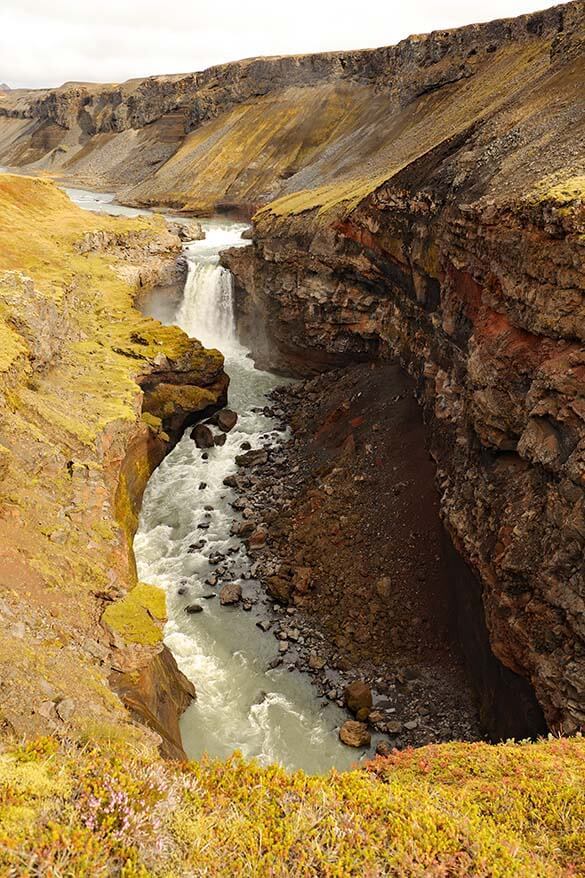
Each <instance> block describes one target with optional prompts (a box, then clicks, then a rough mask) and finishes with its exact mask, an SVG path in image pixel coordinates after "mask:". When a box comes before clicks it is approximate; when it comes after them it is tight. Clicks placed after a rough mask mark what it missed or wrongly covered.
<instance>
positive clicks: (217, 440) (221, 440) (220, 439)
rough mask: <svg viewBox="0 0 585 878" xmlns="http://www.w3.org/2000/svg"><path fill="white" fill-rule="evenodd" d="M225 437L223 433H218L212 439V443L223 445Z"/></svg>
mask: <svg viewBox="0 0 585 878" xmlns="http://www.w3.org/2000/svg"><path fill="white" fill-rule="evenodd" d="M225 440H226V435H225V433H218V434H217V435H216V436H214V437H213V442H214V444H215V445H225Z"/></svg>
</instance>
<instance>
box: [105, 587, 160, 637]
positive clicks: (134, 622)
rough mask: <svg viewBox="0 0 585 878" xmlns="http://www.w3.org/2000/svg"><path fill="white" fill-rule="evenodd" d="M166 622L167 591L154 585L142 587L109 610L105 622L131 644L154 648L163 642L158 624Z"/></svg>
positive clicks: (134, 590) (112, 605)
mask: <svg viewBox="0 0 585 878" xmlns="http://www.w3.org/2000/svg"><path fill="white" fill-rule="evenodd" d="M165 618H166V601H165V594H164V591H162V589H160V588H157V587H156V586H154V585H146V584H145V583H139V584H138V585H137V586H135V587H134V588H133V589H132V591H130V592H128V594H127V595H126V596H125V597H124V598H122V600H120V601H116V603H113V604H110V605H109V606H108V607H107V608H106V610H105V612H104V614H103V616H102V621H103V622H104V623H105V624H106V625H107V626H108V627H109V628H111V629H112V630H113V631H116V632H117V633H118V634H119V635H120V636H121V637H123V638H124V640H126V641H127V642H128V643H140V644H142V645H144V646H153V645H155V644H156V643H159V642H160V641H161V640H162V632H161V628H160V625H159V624H157V622H162V621H164V619H165ZM155 620H156V621H155Z"/></svg>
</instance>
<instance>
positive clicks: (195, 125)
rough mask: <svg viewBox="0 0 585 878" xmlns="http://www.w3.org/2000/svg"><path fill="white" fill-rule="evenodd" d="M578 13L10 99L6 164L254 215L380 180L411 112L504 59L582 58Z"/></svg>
mask: <svg viewBox="0 0 585 878" xmlns="http://www.w3.org/2000/svg"><path fill="white" fill-rule="evenodd" d="M582 8H583V4H582V2H581V0H579V2H575V3H569V4H567V5H565V6H559V7H555V8H553V9H549V10H545V11H543V12H539V13H534V14H532V15H527V16H521V17H519V18H517V19H506V20H502V21H496V22H491V23H488V24H481V25H472V26H469V27H465V28H460V29H458V30H453V31H437V32H434V33H432V34H429V35H424V36H412V37H409V38H408V39H406V40H403V41H402V42H400V43H399V44H398V45H396V46H390V47H386V48H380V49H373V50H363V51H349V52H338V53H324V54H317V55H304V56H294V57H276V58H259V59H251V60H247V61H240V62H235V63H233V64H225V65H221V66H219V67H213V68H211V69H209V70H206V71H203V72H200V73H192V74H187V75H176V76H159V77H150V78H148V79H137V80H131V81H129V82H126V83H124V84H121V85H87V84H80V83H67V84H65V85H63V86H61V87H60V88H58V89H52V90H40V91H22V90H16V91H13V92H10V93H6V94H1V95H0V161H1V162H2V163H3V164H4V165H15V166H20V167H26V168H30V169H31V170H41V169H42V170H49V171H51V172H54V173H56V174H59V175H60V176H63V177H68V178H71V179H74V180H77V181H80V182H83V183H85V184H86V185H100V186H103V187H111V188H115V189H116V190H117V191H119V192H120V193H121V196H122V197H123V198H124V200H125V201H126V202H128V203H142V204H167V205H169V206H172V207H174V208H175V209H181V210H186V211H199V212H203V211H212V210H214V209H218V208H219V209H233V210H240V211H242V212H245V213H250V212H253V210H254V208H255V207H257V206H258V205H260V204H262V203H265V202H267V201H269V200H271V199H272V198H274V197H275V196H277V195H281V194H286V193H294V192H299V191H301V190H303V189H305V188H307V187H308V186H309V187H313V186H316V185H323V184H338V183H339V182H340V181H342V180H347V179H353V178H355V177H356V176H362V175H365V176H368V177H372V176H378V175H382V176H383V175H384V174H385V173H386V174H387V172H388V167H389V165H388V162H387V153H388V144H389V142H391V140H392V139H393V138H394V137H395V136H396V134H397V133H398V131H399V129H400V127H401V125H402V122H400V121H396V120H398V119H399V117H400V114H401V113H402V112H403V111H405V110H407V108H409V107H413V106H414V105H417V106H418V107H419V109H418V110H416V111H415V112H414V113H412V112H411V113H410V115H409V117H408V119H407V120H405V122H406V123H407V124H412V123H415V122H416V121H417V119H416V115H417V113H418V114H424V113H425V112H427V105H428V104H430V105H434V103H436V98H437V96H438V95H444V93H445V90H449V89H454V88H455V89H456V88H460V89H462V90H465V89H466V86H467V84H469V83H473V82H475V81H476V80H478V79H481V78H482V77H483V76H484V75H485V73H486V71H489V70H490V68H492V67H494V69H497V68H498V65H499V64H501V63H502V59H503V58H504V59H505V58H506V57H507V56H508V55H510V53H511V52H512V53H513V54H515V55H517V56H518V58H522V57H523V61H522V63H523V64H524V65H525V66H526V67H527V68H533V74H535V73H536V72H537V70H538V66H539V58H540V54H541V52H545V53H546V54H548V52H549V51H553V52H554V53H556V54H557V55H558V54H564V55H567V54H568V53H569V52H570V53H572V54H573V55H574V57H576V58H577V57H578V56H579V48H580V45H581V43H580V39H581V37H580V36H579V34H578V23H579V19H580V16H582ZM494 62H495V66H494ZM500 86H504V92H505V84H504V83H503V82H502V77H501V78H500ZM501 91H502V88H500V92H501ZM391 119H392V120H393V121H392V128H391V129H388V127H387V126H388V122H389V120H391ZM195 181H196V184H195Z"/></svg>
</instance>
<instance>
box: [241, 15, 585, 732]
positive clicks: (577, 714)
mask: <svg viewBox="0 0 585 878" xmlns="http://www.w3.org/2000/svg"><path fill="white" fill-rule="evenodd" d="M567 9H569V7H567ZM570 11H571V13H572V14H573V16H574V17H573V19H572V24H571V26H570V27H569V28H567V31H566V33H562V34H560V35H559V36H557V37H555V38H554V39H553V40H552V41H551V42H550V45H549V52H548V57H547V58H546V59H545V60H544V61H543V63H542V65H541V66H540V68H539V73H538V75H537V76H536V77H531V79H530V81H525V80H523V78H522V74H521V73H520V74H519V75H518V72H516V73H515V74H514V76H513V78H512V79H511V80H509V81H508V89H509V90H508V95H507V98H506V101H504V102H503V103H501V104H496V103H490V104H489V105H488V103H486V104H485V106H484V109H483V111H482V112H481V113H479V114H478V115H476V116H473V118H472V119H468V124H461V125H460V127H459V129H458V130H454V129H453V127H452V126H450V125H447V124H446V121H445V120H446V118H447V117H448V115H449V113H450V112H451V110H453V106H452V105H451V107H447V106H446V105H444V107H443V113H444V114H446V116H445V115H444V116H443V118H442V121H441V117H440V116H437V115H436V108H434V109H433V115H432V117H427V131H426V134H425V137H426V148H423V149H420V146H421V145H422V143H421V142H420V141H419V150H418V154H417V155H415V156H413V157H412V158H411V159H410V160H408V161H403V159H404V156H405V155H406V139H407V138H408V136H409V133H408V131H406V132H405V131H403V132H402V133H400V134H399V136H397V138H396V140H395V142H394V144H393V150H394V156H395V162H394V167H395V168H396V170H395V171H394V172H393V173H392V174H391V175H389V176H388V177H387V179H386V180H385V181H383V182H381V183H376V184H374V185H372V186H371V187H370V190H369V191H365V192H364V191H363V188H360V185H361V184H358V183H356V185H355V186H354V187H353V190H352V189H351V188H347V189H345V190H343V191H339V192H334V193H333V195H332V193H331V190H330V189H329V190H328V191H317V190H314V191H309V190H308V191H306V192H304V193H299V194H298V195H297V196H290V197H288V198H285V199H281V200H279V201H277V202H275V203H273V204H272V205H270V206H269V207H267V208H265V209H263V210H262V211H260V212H259V214H258V215H257V217H256V224H255V243H254V245H253V246H252V247H250V248H245V249H243V250H240V251H237V252H236V251H231V252H228V253H227V254H226V255H225V259H224V261H225V264H226V265H228V266H229V267H230V268H231V269H232V271H233V272H234V273H235V275H236V278H237V284H238V297H237V308H238V318H239V322H240V326H241V330H242V332H243V334H244V336H245V337H246V338H247V340H248V342H249V343H250V344H251V345H252V347H253V348H254V349H255V350H256V352H257V354H258V356H259V359H261V360H262V361H263V362H265V363H266V362H271V363H272V365H274V366H276V367H281V368H289V369H290V368H292V369H293V370H295V371H297V372H302V373H307V372H310V371H311V370H316V369H321V368H323V367H326V366H327V365H330V364H331V365H337V364H342V363H346V362H351V361H353V360H357V359H369V358H378V357H385V356H390V355H397V356H399V357H400V359H401V360H402V362H403V363H404V364H405V366H406V367H407V368H408V369H409V370H410V372H411V373H412V374H413V375H414V376H415V377H416V379H417V385H418V396H419V399H420V402H421V404H422V405H423V407H424V412H425V417H426V423H427V429H428V438H429V447H430V450H431V452H432V454H433V457H434V458H435V460H436V462H437V468H438V469H437V480H438V486H439V490H440V495H441V509H442V515H443V519H444V522H445V525H446V527H447V530H448V532H449V534H450V537H451V539H452V541H453V543H454V545H455V547H456V549H457V551H458V553H459V555H460V556H461V557H462V558H463V559H464V561H465V562H466V563H467V565H468V566H469V568H470V569H471V571H473V574H474V575H475V577H476V578H477V579H478V580H479V583H480V585H481V593H482V599H483V606H484V609H485V615H486V621H487V626H488V630H489V635H490V640H491V646H492V649H493V651H494V653H495V654H496V656H497V657H498V658H499V659H500V660H501V661H502V662H503V663H504V665H506V667H507V668H509V669H511V670H512V671H514V672H515V673H516V674H519V675H521V676H522V677H524V678H525V679H527V680H528V681H530V682H531V684H532V686H533V687H534V691H535V692H536V695H537V698H538V701H539V703H540V705H541V707H542V709H543V710H544V713H545V716H546V720H547V722H548V724H549V726H550V727H553V728H559V729H562V730H563V731H566V732H571V731H575V730H576V729H577V728H580V727H582V725H583V724H584V723H585V684H584V680H585V657H584V656H585V642H584V635H585V628H584V627H583V619H584V615H583V611H584V609H585V607H584V604H583V599H584V594H585V570H584V564H583V550H584V547H585V349H584V342H585V303H584V294H585V248H584V240H585V239H584V232H585V183H584V178H583V176H582V173H583V155H585V142H584V131H585V116H584V107H583V102H582V100H581V99H580V97H579V95H580V91H581V90H582V83H583V76H584V72H585V71H584V67H583V56H582V55H581V54H580V53H579V46H580V45H581V44H582V37H583V22H584V19H583V6H582V5H581V4H573V5H571V7H570ZM452 96H453V99H454V100H457V99H458V98H457V96H459V99H460V100H461V107H460V109H466V108H469V107H470V101H471V96H470V92H469V91H468V90H466V91H465V92H461V91H455V92H452ZM389 124H391V122H390V123H389ZM366 189H367V187H366ZM274 348H276V354H275V353H274V352H273V349H274ZM464 578H465V577H463V579H464Z"/></svg>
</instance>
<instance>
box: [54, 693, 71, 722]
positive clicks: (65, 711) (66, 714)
mask: <svg viewBox="0 0 585 878" xmlns="http://www.w3.org/2000/svg"><path fill="white" fill-rule="evenodd" d="M56 710H57V715H58V717H59V719H61V720H63V722H64V723H66V722H69V720H70V719H71V717H72V716H73V714H74V712H75V701H74V700H73V698H64V699H63V701H60V702H59V703H58V705H57V708H56Z"/></svg>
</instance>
